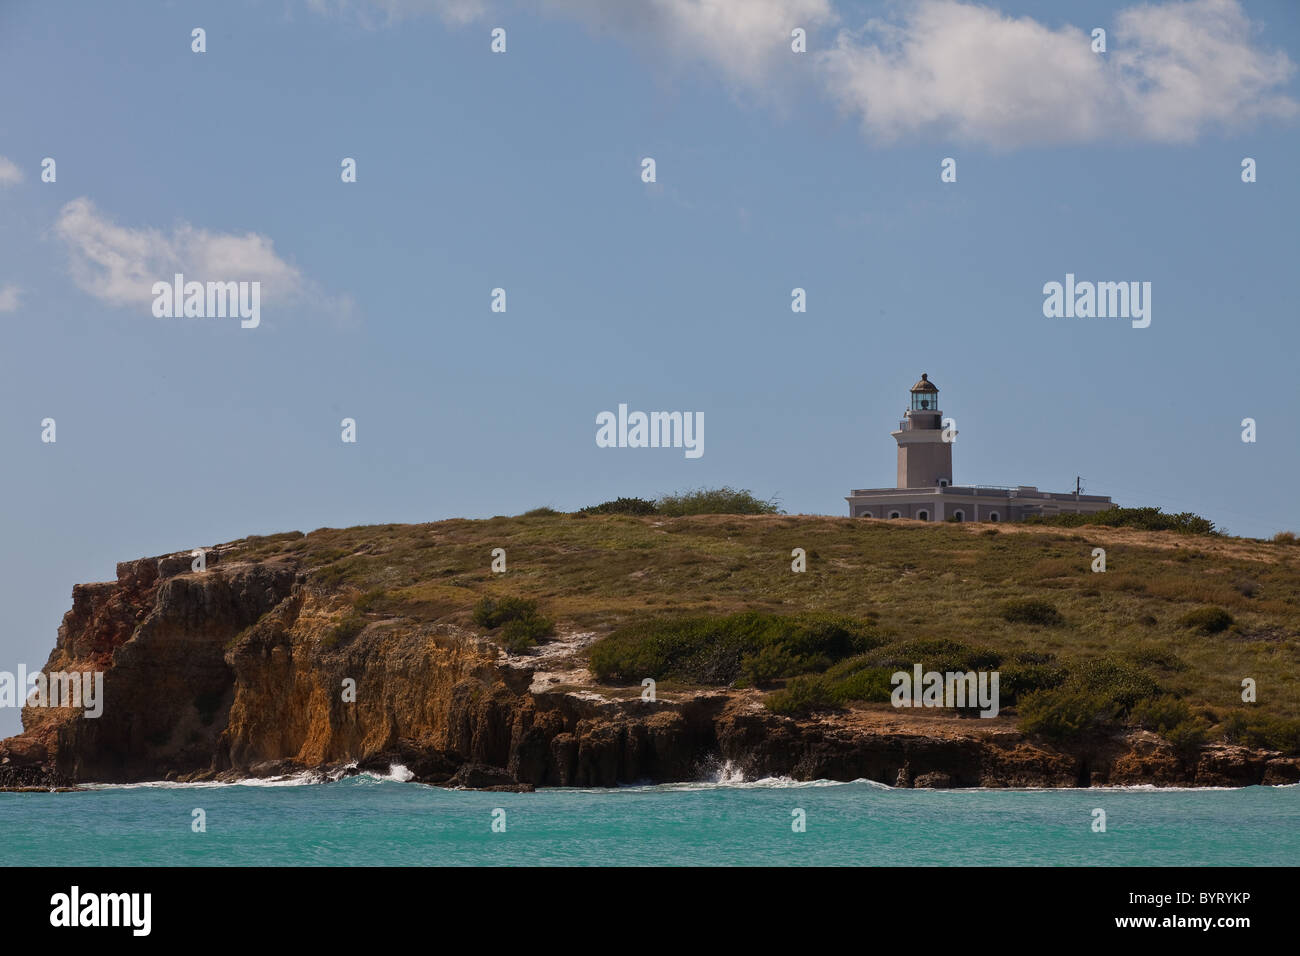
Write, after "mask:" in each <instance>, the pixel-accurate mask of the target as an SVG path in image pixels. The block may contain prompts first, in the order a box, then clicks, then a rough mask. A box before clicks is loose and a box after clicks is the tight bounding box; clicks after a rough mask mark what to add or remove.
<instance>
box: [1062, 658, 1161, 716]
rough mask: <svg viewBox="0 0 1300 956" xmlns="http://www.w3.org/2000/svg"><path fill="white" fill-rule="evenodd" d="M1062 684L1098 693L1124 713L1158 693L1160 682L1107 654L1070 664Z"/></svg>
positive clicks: (1126, 662)
mask: <svg viewBox="0 0 1300 956" xmlns="http://www.w3.org/2000/svg"><path fill="white" fill-rule="evenodd" d="M1065 686H1067V687H1070V688H1073V689H1077V690H1081V691H1085V692H1087V693H1096V694H1101V695H1103V696H1104V697H1105V698H1106V699H1107V700H1108V701H1109V702H1110V703H1113V704H1115V705H1116V706H1117V707H1118V708H1119V709H1120V711H1121V712H1122V713H1126V714H1127V713H1128V712H1129V711H1130V710H1132V709H1133V708H1134V707H1135V706H1136V705H1137V703H1138V702H1139V701H1142V700H1146V699H1147V698H1149V697H1155V696H1157V695H1159V693H1160V685H1159V684H1157V683H1156V681H1155V680H1154V679H1153V678H1152V677H1151V676H1150V675H1148V674H1146V673H1145V672H1144V671H1142V670H1141V669H1140V668H1138V667H1137V665H1135V664H1132V663H1130V662H1129V661H1126V660H1123V659H1122V658H1117V657H1109V656H1106V657H1094V658H1092V659H1091V660H1087V661H1083V662H1082V663H1076V664H1071V665H1070V667H1069V676H1068V677H1067V678H1066V682H1065Z"/></svg>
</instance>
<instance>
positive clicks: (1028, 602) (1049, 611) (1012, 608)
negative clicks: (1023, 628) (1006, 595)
mask: <svg viewBox="0 0 1300 956" xmlns="http://www.w3.org/2000/svg"><path fill="white" fill-rule="evenodd" d="M999 613H1000V614H1001V615H1002V619H1003V620H1004V621H1010V622H1011V623H1013V624H1041V625H1043V626H1045V627H1051V626H1054V625H1057V624H1060V623H1061V621H1062V618H1061V612H1060V611H1058V610H1057V609H1056V608H1055V607H1053V606H1052V605H1051V604H1048V603H1047V602H1046V601H1038V600H1035V599H1033V598H1013V599H1012V600H1010V601H1003V602H1002V605H1001V607H1000V608H999Z"/></svg>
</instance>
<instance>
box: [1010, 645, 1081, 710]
mask: <svg viewBox="0 0 1300 956" xmlns="http://www.w3.org/2000/svg"><path fill="white" fill-rule="evenodd" d="M1066 675H1067V671H1066V669H1065V667H1064V666H1063V665H1062V664H1060V663H1058V662H1057V660H1056V655H1054V654H1033V653H1023V654H1016V655H1015V656H1014V657H1012V659H1011V660H1010V661H1009V662H1007V663H1006V664H1003V665H1002V666H1001V667H999V668H998V694H999V696H1000V697H1001V698H1002V700H1003V701H1004V702H1005V703H1008V704H1014V703H1016V702H1017V701H1019V700H1022V699H1023V698H1024V697H1026V696H1027V695H1029V694H1032V693H1033V692H1034V691H1038V690H1052V689H1054V688H1057V687H1060V686H1061V684H1063V683H1064V682H1065V678H1066Z"/></svg>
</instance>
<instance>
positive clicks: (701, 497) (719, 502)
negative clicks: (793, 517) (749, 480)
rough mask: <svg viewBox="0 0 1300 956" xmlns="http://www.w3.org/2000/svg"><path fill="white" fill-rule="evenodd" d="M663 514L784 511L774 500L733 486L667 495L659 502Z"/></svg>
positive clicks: (773, 513)
mask: <svg viewBox="0 0 1300 956" xmlns="http://www.w3.org/2000/svg"><path fill="white" fill-rule="evenodd" d="M656 507H657V509H658V512H659V514H662V515H669V516H671V517H680V516H682V515H776V514H782V513H783V512H782V511H781V508H780V506H779V505H778V503H777V502H776V501H775V499H773V500H772V501H761V500H759V499H758V498H755V497H754V496H753V495H752V494H750V493H749V492H748V491H746V490H737V489H735V488H731V487H725V486H724V487H722V488H699V489H697V490H695V491H684V492H679V493H678V494H675V495H664V496H663V497H662V498H660V499H659V500H658V502H656Z"/></svg>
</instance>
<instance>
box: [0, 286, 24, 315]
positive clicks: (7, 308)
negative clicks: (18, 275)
mask: <svg viewBox="0 0 1300 956" xmlns="http://www.w3.org/2000/svg"><path fill="white" fill-rule="evenodd" d="M22 294H23V290H22V289H20V288H18V286H16V285H14V284H13V283H8V284H6V285H0V312H13V311H15V310H16V309H17V308H18V305H19V300H20V299H21V298H22Z"/></svg>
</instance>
